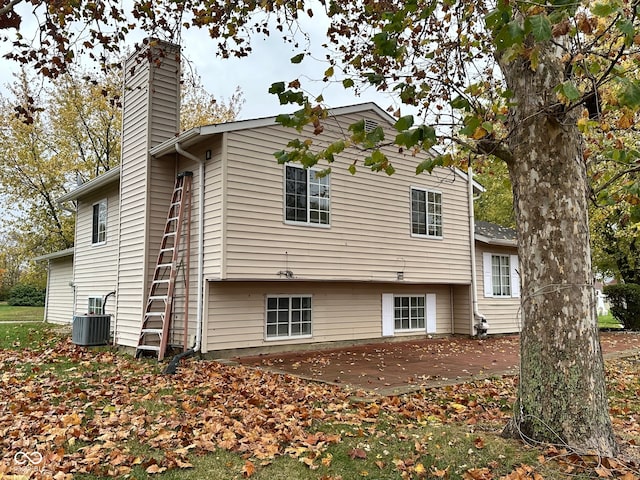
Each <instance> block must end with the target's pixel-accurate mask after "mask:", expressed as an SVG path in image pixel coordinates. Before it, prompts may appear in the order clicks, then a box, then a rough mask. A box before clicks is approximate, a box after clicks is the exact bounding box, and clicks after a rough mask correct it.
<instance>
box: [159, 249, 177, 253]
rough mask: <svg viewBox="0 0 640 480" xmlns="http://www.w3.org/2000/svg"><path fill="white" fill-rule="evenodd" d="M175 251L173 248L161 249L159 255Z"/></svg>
mask: <svg viewBox="0 0 640 480" xmlns="http://www.w3.org/2000/svg"><path fill="white" fill-rule="evenodd" d="M174 250H175V248H173V247H169V248H163V249H161V250H160V253H161V254H162V253H167V252H173V251H174Z"/></svg>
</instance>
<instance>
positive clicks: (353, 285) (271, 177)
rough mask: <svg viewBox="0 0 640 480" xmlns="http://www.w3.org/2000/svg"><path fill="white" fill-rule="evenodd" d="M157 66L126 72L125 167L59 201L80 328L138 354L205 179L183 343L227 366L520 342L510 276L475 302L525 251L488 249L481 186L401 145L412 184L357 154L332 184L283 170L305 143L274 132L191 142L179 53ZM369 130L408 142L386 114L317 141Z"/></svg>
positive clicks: (326, 178)
mask: <svg viewBox="0 0 640 480" xmlns="http://www.w3.org/2000/svg"><path fill="white" fill-rule="evenodd" d="M148 53H149V55H148V56H146V57H144V59H145V60H143V61H140V60H141V58H142V57H141V56H139V55H134V56H132V57H131V58H130V59H129V60H128V62H127V64H126V65H125V89H124V102H123V108H124V111H123V131H122V161H121V165H120V167H119V168H116V169H113V170H110V171H108V172H107V173H105V174H103V175H101V176H100V177H98V178H96V179H94V180H92V181H90V182H87V183H85V184H83V185H81V186H79V187H78V188H76V189H75V190H73V191H72V192H70V193H68V194H66V195H64V196H63V197H61V198H60V199H58V200H59V201H60V202H75V203H76V208H77V222H76V238H75V246H74V251H73V270H72V278H71V279H70V280H69V282H71V283H72V285H73V290H74V295H73V304H72V305H69V304H68V305H67V310H68V312H67V318H68V319H69V320H71V317H72V315H73V314H82V313H98V314H100V313H107V314H110V315H112V326H111V327H112V331H113V334H114V342H115V343H116V344H118V345H121V346H124V347H136V346H137V345H138V341H139V338H140V331H141V325H142V319H143V316H144V311H145V308H146V307H145V305H146V302H147V296H148V294H149V287H150V284H151V281H152V278H153V276H154V269H155V266H156V262H157V260H158V251H159V248H160V243H161V240H162V238H163V234H164V233H163V232H164V229H165V226H166V223H167V211H168V209H169V205H170V202H171V198H172V194H173V191H174V188H175V182H176V178H177V176H178V175H179V174H181V173H183V172H190V173H189V176H190V181H191V182H192V184H191V189H190V190H191V195H190V198H191V202H190V211H191V214H190V215H188V218H189V221H188V223H187V227H186V228H185V231H184V232H183V233H186V236H187V239H186V242H187V243H186V244H185V246H184V248H182V250H181V251H182V257H181V259H180V261H179V266H178V267H177V268H179V271H178V273H177V278H178V281H177V282H176V285H177V287H176V288H177V289H178V290H179V291H178V290H177V293H176V300H175V302H174V313H175V314H176V315H174V317H175V318H174V319H173V321H172V322H173V323H172V330H171V334H170V338H169V343H171V344H175V345H182V346H184V347H186V346H189V347H193V348H194V349H195V350H196V351H200V352H202V353H205V354H210V355H212V356H227V355H234V354H237V353H239V352H247V353H248V352H249V351H250V350H251V349H259V350H261V351H265V350H267V351H268V350H287V349H294V348H309V347H310V346H313V347H317V346H319V345H322V344H326V343H329V342H360V341H371V340H375V339H380V338H388V339H393V338H407V337H410V336H416V335H422V336H424V335H427V334H436V335H444V334H464V335H473V334H474V323H475V322H476V321H477V313H478V312H474V310H476V309H479V308H480V307H482V308H483V309H484V311H482V312H481V313H482V315H484V316H485V317H486V318H487V319H488V321H489V323H490V324H494V320H493V316H492V314H493V309H497V310H499V312H500V315H501V316H500V319H499V320H496V322H495V328H496V330H495V332H494V331H492V330H491V331H490V332H489V333H498V332H499V333H506V332H515V331H518V327H519V326H518V322H517V321H516V320H515V319H514V318H511V319H509V312H512V313H516V312H517V309H515V308H514V307H512V306H510V307H506V302H505V300H506V299H507V298H506V297H507V295H506V292H507V290H505V288H506V285H505V282H511V285H512V289H511V296H510V297H509V298H510V299H512V303H514V304H515V303H517V302H513V299H514V298H515V293H516V292H517V290H518V288H517V285H519V279H517V278H516V277H514V276H509V277H507V276H506V273H504V272H506V270H504V268H506V267H505V266H503V265H502V264H499V267H500V268H499V275H498V274H497V273H496V275H498V276H497V277H496V278H499V282H500V283H499V284H498V285H496V284H495V283H494V284H493V286H492V287H491V289H490V291H491V292H492V294H491V295H490V296H489V297H486V296H484V295H481V300H480V301H477V302H474V299H475V297H476V295H474V291H476V292H486V291H488V290H487V289H486V288H485V287H484V286H483V282H485V281H488V280H489V278H488V277H486V275H483V274H482V273H478V274H476V276H475V277H474V271H475V270H474V268H472V265H473V259H474V258H475V259H476V262H475V265H477V269H478V271H479V272H486V268H485V267H484V263H483V262H486V260H485V255H484V254H485V252H486V253H489V252H495V254H496V255H497V254H504V255H508V258H509V261H510V262H511V265H515V264H516V263H515V261H514V260H513V257H512V256H510V255H513V254H515V243H509V244H506V243H505V244H501V243H495V241H494V240H492V238H491V237H490V236H487V237H481V240H480V242H481V245H479V246H477V247H474V248H472V245H473V244H474V239H473V235H472V231H473V230H472V225H473V215H472V214H470V212H472V208H471V209H470V207H472V203H471V202H472V197H473V191H474V189H475V190H476V191H479V190H481V187H480V186H479V185H477V184H475V183H474V182H471V180H470V179H469V177H468V176H467V174H466V173H464V172H462V171H460V170H457V169H454V168H438V169H435V170H434V172H433V174H431V175H428V174H423V175H420V176H416V174H415V166H416V158H415V157H413V156H412V155H409V154H403V153H401V152H398V151H397V149H394V148H393V147H391V146H389V147H383V149H384V151H385V153H386V154H387V155H388V157H389V158H390V159H392V162H393V165H394V167H395V169H396V173H395V174H394V175H392V176H390V177H387V176H386V175H384V174H379V173H374V172H371V171H369V170H368V169H366V168H364V167H362V168H360V171H358V173H357V174H356V175H351V174H350V173H349V172H348V167H349V165H351V164H352V163H354V162H356V161H358V160H361V159H362V157H363V156H364V154H363V152H361V151H357V150H356V149H351V150H347V151H345V152H343V153H342V154H340V155H339V156H336V160H335V162H334V164H333V165H332V170H331V173H330V174H328V175H322V174H320V173H319V171H318V170H317V169H315V168H312V169H308V170H305V169H303V168H301V166H300V165H297V164H286V165H279V164H278V163H277V162H276V160H275V158H274V155H273V153H274V152H275V151H277V150H281V149H283V148H285V147H286V144H287V143H288V142H289V141H290V140H291V139H292V138H294V137H295V136H297V132H295V131H294V130H292V129H287V128H284V127H282V126H280V125H278V124H277V123H276V122H275V118H274V117H269V118H260V119H254V120H244V121H237V122H230V123H225V124H219V125H205V126H201V127H197V128H193V129H191V130H188V131H186V132H182V133H179V134H178V116H179V115H178V114H179V98H180V94H179V85H180V78H179V77H180V64H179V58H180V52H179V48H178V47H176V46H174V45H170V44H166V43H162V42H154V43H153V45H152V46H150V47H149V52H148ZM360 120H363V121H364V122H365V127H366V128H376V127H377V126H380V127H382V128H384V129H385V130H386V132H387V135H388V136H392V135H394V133H393V128H392V125H393V119H392V118H390V117H389V116H388V115H387V113H386V112H384V111H383V110H382V109H380V108H379V107H378V106H377V105H375V104H372V103H366V104H361V105H352V106H347V107H341V108H335V109H333V110H331V112H330V115H329V117H328V118H327V119H326V120H325V121H324V123H323V125H324V131H323V132H322V134H321V135H319V136H314V135H311V134H310V133H309V132H305V133H303V134H304V135H309V138H312V139H313V141H314V143H315V144H319V145H327V144H328V143H330V142H332V141H334V140H336V139H339V138H342V136H343V135H344V132H345V131H347V127H348V126H349V125H350V124H352V123H354V122H356V121H360ZM360 165H361V163H360ZM322 168H324V166H322ZM470 182H471V185H470ZM470 186H471V188H470ZM470 193H471V195H470ZM482 242H484V243H482ZM476 252H477V254H476ZM506 252H509V253H508V254H507V253H506ZM499 258H502V257H499ZM51 260H53V258H52V259H51ZM50 267H51V271H52V272H53V270H54V269H55V264H54V263H50ZM496 268H497V267H496ZM509 268H511V267H509ZM509 271H510V272H511V270H509ZM476 279H477V287H476V290H474V284H475V283H476V282H475V280H476ZM57 283H60V282H56V284H57ZM498 287H499V288H500V289H501V290H500V291H499V293H497V294H496V291H497V290H495V289H496V288H498ZM477 289H479V290H477ZM52 294H53V291H52V292H51V293H50V296H51V295H52ZM498 297H499V298H498ZM503 297H504V298H503ZM105 299H108V302H107V303H105ZM516 300H517V299H516ZM49 301H50V303H51V305H53V304H54V303H55V299H53V298H51V299H50V300H49ZM66 301H68V298H67V299H66ZM474 303H477V305H474ZM476 307H477V308H476ZM509 309H511V310H509ZM474 313H475V314H474ZM50 319H51V320H54V317H51V318H50ZM55 319H56V320H57V319H59V317H58V316H57V317H55Z"/></svg>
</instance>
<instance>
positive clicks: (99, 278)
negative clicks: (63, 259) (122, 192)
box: [73, 183, 119, 315]
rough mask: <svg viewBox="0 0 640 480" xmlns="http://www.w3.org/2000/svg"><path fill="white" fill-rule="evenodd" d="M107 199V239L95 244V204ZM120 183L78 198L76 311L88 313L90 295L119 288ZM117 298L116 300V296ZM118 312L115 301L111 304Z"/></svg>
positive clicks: (94, 295) (101, 293) (75, 277)
mask: <svg viewBox="0 0 640 480" xmlns="http://www.w3.org/2000/svg"><path fill="white" fill-rule="evenodd" d="M102 200H106V202H107V231H106V237H107V240H106V242H105V243H104V244H97V245H93V244H92V228H93V205H94V204H96V203H98V202H100V201H102ZM118 224H119V207H118V184H117V183H114V184H111V185H110V186H109V187H108V188H105V190H103V191H102V192H99V193H97V192H96V193H94V194H92V195H90V196H87V197H84V198H82V199H81V200H79V201H78V210H77V217H76V239H75V252H74V263H75V268H74V272H73V275H74V279H73V281H74V283H75V289H76V305H75V312H74V313H75V314H79V315H82V314H86V313H88V311H87V308H88V299H89V297H103V296H105V295H106V294H107V293H109V292H112V291H114V290H116V286H117V266H118ZM112 301H113V299H112ZM109 308H110V309H111V310H110V311H107V313H114V303H111V304H110V305H108V306H107V310H109Z"/></svg>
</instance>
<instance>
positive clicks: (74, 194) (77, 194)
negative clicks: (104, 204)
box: [56, 166, 120, 203]
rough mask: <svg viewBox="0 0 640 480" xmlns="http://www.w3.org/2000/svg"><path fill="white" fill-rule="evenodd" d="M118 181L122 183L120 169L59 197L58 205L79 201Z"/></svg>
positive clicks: (116, 168)
mask: <svg viewBox="0 0 640 480" xmlns="http://www.w3.org/2000/svg"><path fill="white" fill-rule="evenodd" d="M116 181H120V167H119V166H118V167H115V168H112V169H111V170H109V171H108V172H106V173H103V174H102V175H100V176H99V177H96V178H94V179H93V180H91V181H89V182H87V183H83V184H82V185H80V186H79V187H78V188H76V189H74V190H71V191H70V192H68V193H65V194H64V195H62V196H60V197H58V199H57V200H56V202H57V203H65V202H70V201H72V200H78V199H79V198H82V197H84V196H87V195H89V194H91V193H93V192H95V191H96V190H98V189H100V188H102V187H104V186H106V185H109V184H111V183H114V182H116Z"/></svg>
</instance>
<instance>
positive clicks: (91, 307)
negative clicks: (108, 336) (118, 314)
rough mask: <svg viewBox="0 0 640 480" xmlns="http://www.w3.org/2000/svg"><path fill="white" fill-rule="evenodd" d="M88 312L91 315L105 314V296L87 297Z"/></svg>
mask: <svg viewBox="0 0 640 480" xmlns="http://www.w3.org/2000/svg"><path fill="white" fill-rule="evenodd" d="M87 313H88V314H89V315H104V298H103V297H102V296H101V295H93V296H90V297H88V298H87Z"/></svg>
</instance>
